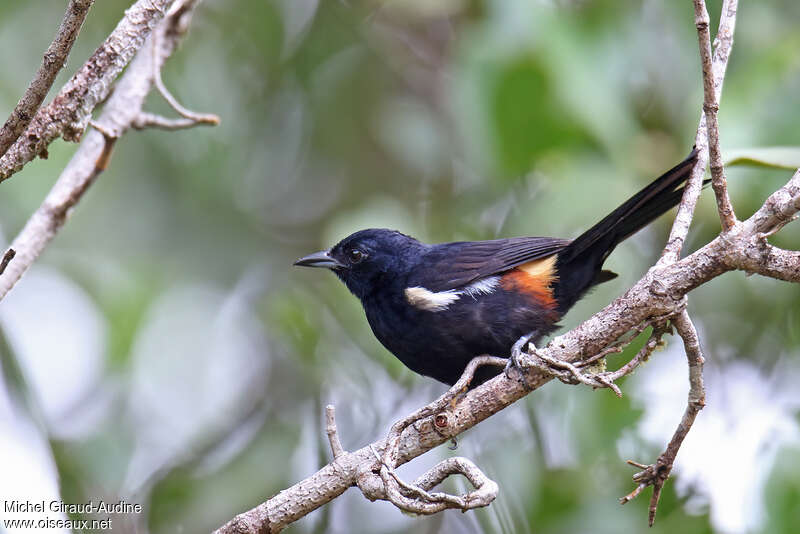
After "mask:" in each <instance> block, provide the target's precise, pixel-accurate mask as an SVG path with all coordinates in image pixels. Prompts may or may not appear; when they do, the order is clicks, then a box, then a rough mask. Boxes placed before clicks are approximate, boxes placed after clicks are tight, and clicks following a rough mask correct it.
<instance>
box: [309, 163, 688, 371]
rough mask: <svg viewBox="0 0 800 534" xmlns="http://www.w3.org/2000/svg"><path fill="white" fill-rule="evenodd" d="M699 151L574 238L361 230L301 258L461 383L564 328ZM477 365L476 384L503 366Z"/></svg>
mask: <svg viewBox="0 0 800 534" xmlns="http://www.w3.org/2000/svg"><path fill="white" fill-rule="evenodd" d="M696 160H697V152H696V150H693V151H692V153H691V154H690V155H689V157H688V158H686V159H685V160H684V161H682V162H681V163H679V164H678V165H676V166H675V167H674V168H672V169H670V170H669V171H667V172H666V173H665V174H664V175H662V176H660V177H659V178H657V179H656V180H655V181H653V182H652V183H651V184H650V185H648V186H647V187H645V188H644V189H642V190H641V191H639V192H638V193H636V194H635V195H634V196H633V197H631V198H630V199H629V200H627V201H626V202H625V203H623V204H622V205H621V206H620V207H618V208H617V209H615V210H614V211H612V212H611V213H610V214H609V215H607V216H606V217H605V218H603V219H602V220H601V221H600V222H598V223H597V224H595V225H594V226H592V227H591V228H590V229H589V230H587V231H586V232H584V233H583V234H581V235H580V236H578V237H577V238H576V239H574V240H572V241H569V240H566V239H556V238H552V237H513V238H509V239H494V240H491V241H463V242H456V243H441V244H437V245H428V244H425V243H421V242H419V241H417V240H416V239H414V238H413V237H409V236H407V235H404V234H401V233H400V232H396V231H393V230H385V229H369V230H361V231H359V232H356V233H354V234H352V235H350V236H348V237H346V238H344V239H343V240H342V241H340V242H339V243H338V244H337V245H335V246H334V247H333V248H331V249H330V250H324V251H321V252H317V253H315V254H311V255H309V256H306V257H304V258H301V259H299V260H297V261H296V262H295V265H302V266H306V267H326V268H328V269H331V270H332V271H333V272H334V273H336V275H337V276H338V277H339V278H340V279H341V280H342V281H343V282H344V283H345V285H346V286H347V288H348V289H349V290H350V291H351V292H352V293H353V294H354V295H355V296H356V297H358V298H359V300H361V304H362V305H363V306H364V311H365V312H366V315H367V320H368V321H369V324H370V326H371V327H372V331H373V332H374V333H375V336H376V337H377V338H378V340H380V342H381V343H383V345H384V346H385V347H386V348H387V349H389V350H390V351H391V352H392V353H393V354H394V355H395V356H397V357H398V358H399V359H400V361H402V362H403V363H404V364H405V365H406V366H407V367H408V368H409V369H411V370H412V371H415V372H417V373H420V374H422V375H425V376H430V377H433V378H435V379H436V380H439V381H440V382H444V383H445V384H450V385H452V384H454V383H455V382H456V381H457V380H458V378H459V377H460V376H461V374H462V372H463V371H464V368H465V367H466V365H467V363H469V361H470V360H471V359H472V358H473V357H475V356H479V355H481V354H492V355H495V356H505V357H508V356H509V354H510V352H511V348H512V346H513V345H514V343H515V342H516V341H517V340H518V339H520V338H521V337H522V336H524V335H527V334H529V333H533V335H532V337H531V341H533V342H534V343H536V342H537V341H539V340H540V339H541V338H542V337H543V336H545V335H547V334H549V333H551V332H552V331H553V330H555V329H556V328H557V326H558V325H557V324H556V323H557V321H558V320H559V319H560V318H561V317H563V316H564V314H565V313H566V312H567V310H569V309H570V308H571V307H572V306H573V305H574V304H575V303H576V302H577V301H578V300H579V299H580V298H581V297H582V296H583V295H584V294H586V292H587V291H588V290H589V289H590V288H592V287H593V286H595V285H597V284H600V283H602V282H606V281H608V280H611V279H613V278H615V277H616V276H617V275H616V274H615V273H613V272H611V271H605V270H603V269H602V266H603V262H604V261H605V259H606V258H607V257H608V255H609V254H610V253H611V251H612V250H614V247H616V246H617V245H618V244H619V243H620V242H621V241H623V240H624V239H626V238H628V237H630V236H631V235H633V234H634V233H636V232H637V231H638V230H640V229H641V228H643V227H644V226H646V225H648V224H649V223H650V222H652V221H653V220H654V219H656V218H657V217H658V216H659V215H661V214H663V213H664V212H666V211H667V210H669V209H670V208H672V207H673V206H676V205H677V204H678V203H679V202H680V200H681V196H682V195H683V190H684V188H683V187H682V185H683V183H684V182H685V181H686V180H687V178H688V177H689V174H690V172H691V169H692V167H693V166H694V163H695V161H696ZM499 372H500V371H499V370H498V369H496V368H488V367H484V368H482V369H479V372H478V374H477V375H476V376H475V378H474V379H473V382H472V386H473V387H474V386H475V385H477V384H479V383H481V382H483V381H485V380H487V379H489V378H491V377H492V376H494V375H496V374H499Z"/></svg>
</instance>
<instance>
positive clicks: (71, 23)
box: [0, 0, 94, 156]
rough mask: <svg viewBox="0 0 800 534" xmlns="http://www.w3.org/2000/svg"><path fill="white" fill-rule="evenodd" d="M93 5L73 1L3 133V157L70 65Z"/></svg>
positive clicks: (0, 151)
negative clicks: (70, 58)
mask: <svg viewBox="0 0 800 534" xmlns="http://www.w3.org/2000/svg"><path fill="white" fill-rule="evenodd" d="M93 3H94V0H70V3H69V5H68V6H67V11H66V12H65V13H64V18H63V20H62V21H61V25H60V26H59V27H58V32H57V33H56V36H55V38H54V39H53V42H52V43H50V46H48V47H47V51H45V53H44V57H43V58H42V64H41V65H40V66H39V70H37V71H36V74H35V75H34V77H33V80H31V83H30V85H29V86H28V88H27V89H26V90H25V93H24V94H23V95H22V98H20V99H19V102H17V106H16V107H15V108H14V110H13V111H12V112H11V115H10V116H9V117H8V119H7V120H6V123H5V124H4V125H3V127H2V128H1V129H0V156H2V155H3V154H5V153H6V151H8V148H9V147H10V146H11V144H12V143H13V142H14V141H16V140H17V138H18V137H19V136H20V134H21V133H22V131H23V130H25V128H26V127H27V126H28V124H29V123H30V122H31V118H32V117H33V115H34V113H36V110H37V109H39V106H40V105H41V104H42V101H43V100H44V97H46V96H47V93H48V91H50V87H52V85H53V82H54V81H55V79H56V76H57V75H58V71H60V70H61V69H62V68H63V67H64V63H65V62H66V61H67V56H69V51H70V50H72V45H73V43H75V39H76V38H77V37H78V33H80V30H81V26H82V25H83V21H84V20H86V15H87V14H88V13H89V8H90V7H92V4H93Z"/></svg>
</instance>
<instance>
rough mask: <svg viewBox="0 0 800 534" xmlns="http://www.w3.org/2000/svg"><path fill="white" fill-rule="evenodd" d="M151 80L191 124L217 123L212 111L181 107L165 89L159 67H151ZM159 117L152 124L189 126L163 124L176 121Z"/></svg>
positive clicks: (155, 47) (172, 127) (163, 126)
mask: <svg viewBox="0 0 800 534" xmlns="http://www.w3.org/2000/svg"><path fill="white" fill-rule="evenodd" d="M154 38H156V39H158V35H155V36H154ZM156 45H157V43H156ZM157 49H158V46H154V47H153V50H157ZM154 64H155V62H154ZM153 82H154V83H155V86H156V89H157V90H158V92H159V94H160V95H161V96H162V97H163V98H164V100H166V101H167V104H169V105H170V107H171V108H172V109H174V110H175V111H176V112H177V113H178V115H180V116H181V117H183V118H184V119H187V120H188V121H191V122H192V123H193V125H197V124H206V125H209V126H216V125H218V124H219V117H218V116H217V115H214V114H213V113H197V112H196V111H192V110H190V109H187V108H185V107H183V105H181V103H180V102H178V99H177V98H175V97H174V96H173V94H172V93H171V92H170V91H169V89H167V86H166V85H164V80H163V79H162V77H161V69H160V68H156V69H153ZM155 117H157V116H153V118H155ZM159 119H163V120H158V119H156V120H155V121H154V124H153V125H155V126H157V127H159V128H165V129H173V130H175V129H178V128H188V127H189V126H171V127H168V126H165V124H169V123H170V122H171V123H172V124H173V125H174V124H176V122H175V121H170V120H169V119H166V118H163V117H160V118H159Z"/></svg>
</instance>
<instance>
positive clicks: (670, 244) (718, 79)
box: [658, 0, 738, 265]
mask: <svg viewBox="0 0 800 534" xmlns="http://www.w3.org/2000/svg"><path fill="white" fill-rule="evenodd" d="M737 6H738V0H723V3H722V12H721V14H720V18H719V28H718V29H717V37H716V39H715V40H714V44H715V46H714V58H713V61H712V63H711V73H712V74H713V76H712V78H711V79H713V83H714V98H715V100H716V101H717V102H719V100H720V97H721V95H722V86H723V82H724V81H725V72H726V70H727V68H728V59H729V57H730V52H731V47H732V46H733V32H734V30H735V28H736V9H737ZM694 143H695V147H696V148H697V150H698V156H697V163H695V166H694V169H693V170H692V175H691V177H690V178H689V180H688V181H687V184H686V191H685V192H684V194H683V199H682V200H681V203H680V205H679V206H678V213H677V214H676V215H675V221H674V222H673V223H672V229H671V230H670V233H669V238H668V239H667V244H666V245H665V247H664V251H663V252H662V254H661V259H660V260H659V262H658V264H659V265H668V264H670V263H675V262H676V261H678V259H679V258H680V255H681V250H682V249H683V244H684V242H685V241H686V236H687V235H688V234H689V227H690V226H691V224H692V218H693V216H694V209H695V206H696V205H697V199H698V198H699V197H700V191H701V190H702V188H703V177H704V175H705V168H706V164H707V163H708V133H707V128H706V116H705V112H702V113H701V114H700V123H699V125H698V127H697V134H696V135H695V138H694Z"/></svg>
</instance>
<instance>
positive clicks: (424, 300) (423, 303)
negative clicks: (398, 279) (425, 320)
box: [406, 287, 461, 312]
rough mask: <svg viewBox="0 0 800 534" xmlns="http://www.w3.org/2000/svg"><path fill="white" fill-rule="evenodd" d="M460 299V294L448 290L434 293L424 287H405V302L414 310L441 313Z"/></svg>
mask: <svg viewBox="0 0 800 534" xmlns="http://www.w3.org/2000/svg"><path fill="white" fill-rule="evenodd" d="M459 298H461V294H460V292H458V291H456V290H454V289H450V290H448V291H440V292H438V293H434V292H433V291H430V290H428V289H425V288H424V287H407V288H406V300H407V301H408V303H409V304H411V305H412V306H414V307H415V308H419V309H420V310H425V311H433V312H437V311H443V310H446V309H447V308H448V307H449V306H450V305H451V304H452V303H454V302H455V301H457V300H458V299H459Z"/></svg>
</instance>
